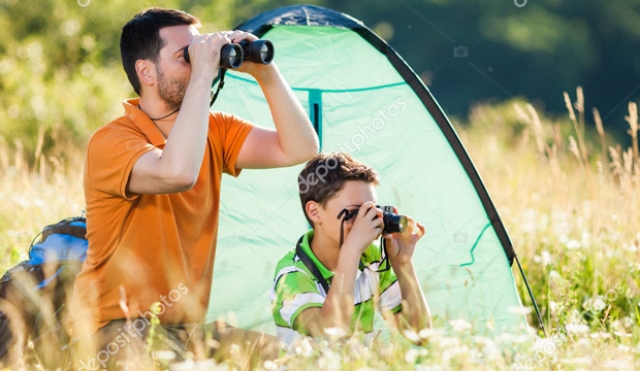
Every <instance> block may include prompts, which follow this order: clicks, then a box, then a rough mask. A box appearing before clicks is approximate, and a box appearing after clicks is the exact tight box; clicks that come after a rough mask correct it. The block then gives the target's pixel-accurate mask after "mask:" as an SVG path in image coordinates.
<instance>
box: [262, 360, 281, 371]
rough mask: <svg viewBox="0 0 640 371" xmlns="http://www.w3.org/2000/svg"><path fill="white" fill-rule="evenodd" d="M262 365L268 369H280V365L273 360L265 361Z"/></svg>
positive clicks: (268, 370)
mask: <svg viewBox="0 0 640 371" xmlns="http://www.w3.org/2000/svg"><path fill="white" fill-rule="evenodd" d="M262 367H264V369H265V370H267V371H276V370H277V369H278V365H277V364H276V363H275V362H273V361H265V362H264V364H263V365H262Z"/></svg>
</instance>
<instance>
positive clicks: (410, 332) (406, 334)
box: [402, 330, 420, 343]
mask: <svg viewBox="0 0 640 371" xmlns="http://www.w3.org/2000/svg"><path fill="white" fill-rule="evenodd" d="M402 333H403V334H404V337H406V338H407V339H408V340H409V341H413V342H414V343H417V342H419V341H420V336H419V335H418V334H417V333H416V332H415V331H413V330H404V331H403V332H402Z"/></svg>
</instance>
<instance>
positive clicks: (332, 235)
mask: <svg viewBox="0 0 640 371" xmlns="http://www.w3.org/2000/svg"><path fill="white" fill-rule="evenodd" d="M377 199H378V197H377V194H376V188H375V185H374V184H372V183H367V182H363V181H359V180H348V181H346V182H345V184H344V187H343V188H342V189H341V190H340V191H339V192H338V193H337V194H336V195H335V196H334V197H333V198H331V199H330V200H329V201H327V203H326V205H325V207H322V206H321V207H320V208H319V212H318V216H319V217H320V218H321V219H322V224H321V225H317V226H316V228H320V229H321V232H322V233H323V234H324V235H325V236H327V237H328V238H329V239H330V240H331V241H332V242H334V243H335V244H336V245H338V244H339V243H340V224H341V223H342V218H340V219H338V214H340V212H341V211H342V210H343V209H347V210H354V209H358V208H359V207H360V205H362V204H363V203H365V202H367V201H372V202H373V203H376V202H377ZM355 220H356V217H353V218H351V219H350V220H348V221H346V222H345V223H344V239H345V240H346V239H347V236H348V235H349V232H350V231H351V227H352V226H353V222H354V221H355ZM343 243H344V241H343Z"/></svg>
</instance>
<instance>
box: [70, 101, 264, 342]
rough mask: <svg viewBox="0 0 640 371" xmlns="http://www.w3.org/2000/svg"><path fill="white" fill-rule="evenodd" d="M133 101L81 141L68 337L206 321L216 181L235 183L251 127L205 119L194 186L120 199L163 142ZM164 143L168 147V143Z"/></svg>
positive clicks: (224, 117)
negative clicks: (140, 322)
mask: <svg viewBox="0 0 640 371" xmlns="http://www.w3.org/2000/svg"><path fill="white" fill-rule="evenodd" d="M138 101H139V100H138V99H132V100H127V101H124V102H123V104H124V108H125V115H124V116H122V117H120V118H118V119H116V120H114V121H112V122H110V123H109V124H107V125H105V126H103V127H101V128H100V129H98V130H97V131H96V132H95V133H94V134H93V135H92V136H91V139H90V140H89V144H88V146H87V157H86V162H85V173H84V191H85V198H86V208H87V214H86V216H87V239H88V241H89V249H88V251H87V260H86V261H85V262H84V265H83V267H82V271H81V272H80V274H79V275H78V276H77V278H76V281H75V284H74V292H73V299H72V306H71V314H72V316H74V319H73V321H74V323H73V324H72V327H74V328H76V326H79V327H81V330H80V331H76V330H72V331H74V332H75V333H74V336H75V335H80V334H79V333H78V332H80V333H84V334H88V333H89V332H87V330H89V329H90V330H91V331H90V333H93V332H94V331H95V330H97V329H98V328H100V327H102V326H104V325H105V324H107V323H108V322H109V321H112V320H116V319H122V318H126V317H130V318H136V317H141V316H147V317H148V315H149V312H148V311H149V309H150V307H151V306H152V304H153V303H156V302H157V303H159V305H158V306H157V308H156V309H157V310H158V312H159V315H158V317H159V318H160V321H161V322H162V323H166V324H177V323H201V322H202V321H203V320H204V317H205V315H206V312H207V307H208V304H209V294H210V290H211V279H212V277H213V265H214V260H215V253H216V238H217V235H218V210H219V207H220V197H219V196H220V183H221V180H222V173H223V172H225V173H227V174H230V175H232V176H234V177H235V176H238V175H239V173H240V169H236V166H235V164H236V159H237V158H238V153H239V152H240V149H241V147H242V144H243V142H244V140H245V139H246V137H247V135H248V134H249V132H250V131H251V129H252V125H251V124H250V123H249V122H247V121H244V120H242V119H240V118H238V117H236V116H233V115H230V114H224V113H220V112H213V113H211V114H210V116H209V133H208V137H207V145H206V149H205V154H204V159H203V161H202V168H201V169H200V174H199V175H198V180H197V181H196V183H195V186H194V187H193V188H192V189H190V190H188V191H186V192H180V193H173V194H158V195H150V194H145V195H135V194H133V195H132V194H127V193H126V191H125V190H126V186H127V182H128V179H129V175H130V173H131V170H132V168H133V165H134V164H135V163H136V161H137V160H138V159H139V158H140V157H141V156H142V155H143V154H145V153H147V152H149V151H151V150H153V149H154V148H160V149H162V148H163V147H164V145H165V139H164V137H163V136H162V133H161V132H160V130H159V129H158V128H157V126H156V125H155V124H154V123H153V121H151V120H150V119H149V117H148V116H147V115H146V114H145V113H144V112H142V111H141V110H139V109H138V108H137V105H138ZM168 140H171V139H170V138H169V139H168Z"/></svg>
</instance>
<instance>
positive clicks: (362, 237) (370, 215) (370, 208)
mask: <svg viewBox="0 0 640 371" xmlns="http://www.w3.org/2000/svg"><path fill="white" fill-rule="evenodd" d="M383 226H384V223H383V222H382V210H380V209H378V208H376V204H374V203H373V202H371V201H369V202H365V203H363V204H362V206H360V210H358V215H357V216H356V218H355V221H354V222H353V226H352V227H351V230H350V231H349V235H348V236H347V238H346V240H345V241H344V246H345V247H347V248H354V249H358V252H359V254H362V253H364V251H365V250H366V249H367V247H369V245H371V243H372V242H373V241H374V240H375V239H377V238H378V237H379V236H380V234H381V233H382V228H383Z"/></svg>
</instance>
